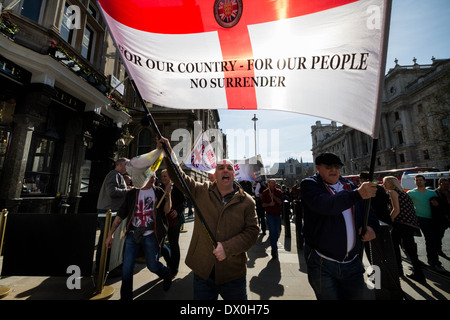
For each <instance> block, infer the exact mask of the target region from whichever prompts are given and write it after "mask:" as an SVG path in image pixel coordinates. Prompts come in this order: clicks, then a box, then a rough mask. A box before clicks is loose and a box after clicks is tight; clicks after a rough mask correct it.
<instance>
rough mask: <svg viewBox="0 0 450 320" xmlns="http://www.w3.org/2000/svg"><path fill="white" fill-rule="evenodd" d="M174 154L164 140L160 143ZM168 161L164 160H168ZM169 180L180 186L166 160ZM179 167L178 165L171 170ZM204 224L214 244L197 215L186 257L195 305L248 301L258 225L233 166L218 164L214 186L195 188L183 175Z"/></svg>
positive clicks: (220, 162)
mask: <svg viewBox="0 0 450 320" xmlns="http://www.w3.org/2000/svg"><path fill="white" fill-rule="evenodd" d="M162 143H164V144H165V146H166V147H167V150H168V152H170V153H172V159H176V157H175V156H174V155H173V152H172V149H171V147H170V143H169V141H168V140H167V139H166V138H161V139H160V140H159V141H158V148H159V149H161V148H162ZM166 156H167V155H166ZM165 163H166V168H167V170H168V172H169V176H170V178H171V179H172V180H173V181H174V183H175V185H178V186H179V188H180V189H182V190H184V188H183V187H182V186H181V185H180V183H179V179H178V176H177V175H176V173H175V172H174V168H173V167H172V165H171V164H170V163H168V161H167V159H166V158H165ZM175 165H177V164H175ZM180 171H181V174H182V176H183V179H184V180H185V181H186V184H187V186H188V188H189V191H190V192H191V194H192V196H193V198H194V200H195V202H196V203H197V204H198V208H199V210H200V212H201V213H202V214H203V217H204V219H205V222H206V223H207V225H208V226H209V228H210V230H212V233H213V236H214V238H215V239H217V246H216V247H214V245H213V243H212V241H211V239H210V237H209V234H208V233H207V232H206V230H205V228H204V225H201V223H202V222H201V221H200V220H199V217H198V215H197V214H196V215H195V224H194V231H193V234H192V238H191V243H190V246H189V250H188V253H187V256H186V261H185V262H186V265H187V266H188V267H190V268H191V269H192V270H193V271H194V299H196V300H217V298H218V296H219V294H220V295H221V297H222V298H223V299H224V300H246V299H247V280H246V274H247V254H246V253H247V251H248V250H250V248H251V247H253V245H254V244H255V243H256V240H257V238H258V233H259V228H258V225H257V222H256V211H255V201H254V200H253V198H252V197H251V196H250V195H249V194H247V193H246V192H244V190H243V189H242V188H241V187H240V186H239V185H238V184H237V183H235V181H234V178H235V172H234V165H233V163H232V162H231V161H229V160H221V161H219V162H218V163H217V166H216V170H215V178H216V179H215V181H213V182H211V181H207V182H204V183H200V182H196V181H195V180H194V179H192V178H191V177H189V176H187V175H186V174H185V173H184V172H183V171H182V170H181V169H180Z"/></svg>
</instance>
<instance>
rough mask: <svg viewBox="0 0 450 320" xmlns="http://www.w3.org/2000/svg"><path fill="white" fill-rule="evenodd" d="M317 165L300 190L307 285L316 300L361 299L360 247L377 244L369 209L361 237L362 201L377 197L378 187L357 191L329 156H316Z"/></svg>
mask: <svg viewBox="0 0 450 320" xmlns="http://www.w3.org/2000/svg"><path fill="white" fill-rule="evenodd" d="M315 165H316V170H317V173H316V174H315V175H313V176H311V177H309V178H306V179H304V180H303V181H302V182H301V185H300V193H301V199H302V205H303V210H304V235H305V251H304V254H305V259H306V262H307V269H308V281H309V283H310V285H311V287H312V288H313V290H314V292H315V294H316V297H317V299H318V300H340V299H343V300H352V299H354V300H357V299H365V298H366V292H367V288H366V285H365V283H364V266H363V264H362V261H361V257H360V256H359V255H360V252H361V242H362V241H370V240H373V239H375V237H376V232H377V231H378V228H379V223H378V219H377V218H376V215H375V212H374V211H373V210H370V211H369V212H370V214H369V219H368V225H367V228H366V231H365V232H364V234H362V226H363V218H364V213H365V204H366V201H364V200H365V199H369V198H372V197H374V196H375V194H376V191H377V188H376V184H375V183H373V182H364V183H362V184H361V185H360V186H359V187H358V188H357V187H356V186H355V185H354V184H352V183H351V182H349V181H348V180H346V179H344V178H342V177H341V176H340V169H341V167H342V165H343V163H342V162H341V160H340V159H339V157H338V156H336V155H335V154H333V153H323V154H321V155H319V156H318V157H317V158H316V159H315Z"/></svg>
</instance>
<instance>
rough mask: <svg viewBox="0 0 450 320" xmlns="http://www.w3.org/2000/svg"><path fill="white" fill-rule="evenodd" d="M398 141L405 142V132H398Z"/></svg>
mask: <svg viewBox="0 0 450 320" xmlns="http://www.w3.org/2000/svg"><path fill="white" fill-rule="evenodd" d="M397 137H398V143H399V144H403V142H404V141H403V133H402V132H401V131H399V132H397Z"/></svg>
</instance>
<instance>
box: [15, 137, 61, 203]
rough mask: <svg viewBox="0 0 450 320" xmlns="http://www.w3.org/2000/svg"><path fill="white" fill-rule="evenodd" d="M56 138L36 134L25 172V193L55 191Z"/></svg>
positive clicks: (48, 192)
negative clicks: (54, 161) (53, 167)
mask: <svg viewBox="0 0 450 320" xmlns="http://www.w3.org/2000/svg"><path fill="white" fill-rule="evenodd" d="M55 145H56V142H55V141H54V140H51V139H48V138H44V137H40V136H38V135H34V136H33V138H32V141H31V147H30V153H29V155H28V161H27V167H26V172H25V178H24V184H23V190H22V191H23V193H24V194H27V195H39V194H50V193H54V190H53V188H54V185H55V181H56V179H55V178H56V175H55V174H54V173H53V170H52V163H53V161H52V159H53V157H54V155H55Z"/></svg>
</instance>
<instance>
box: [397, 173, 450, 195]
mask: <svg viewBox="0 0 450 320" xmlns="http://www.w3.org/2000/svg"><path fill="white" fill-rule="evenodd" d="M418 174H420V175H422V176H424V177H425V180H426V187H427V188H430V189H433V190H434V189H436V188H437V187H439V179H440V178H447V179H450V171H442V172H416V173H404V174H403V175H402V179H401V184H402V187H403V189H405V191H408V190H411V189H414V188H415V187H416V184H415V183H414V177H415V176H416V175H418Z"/></svg>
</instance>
